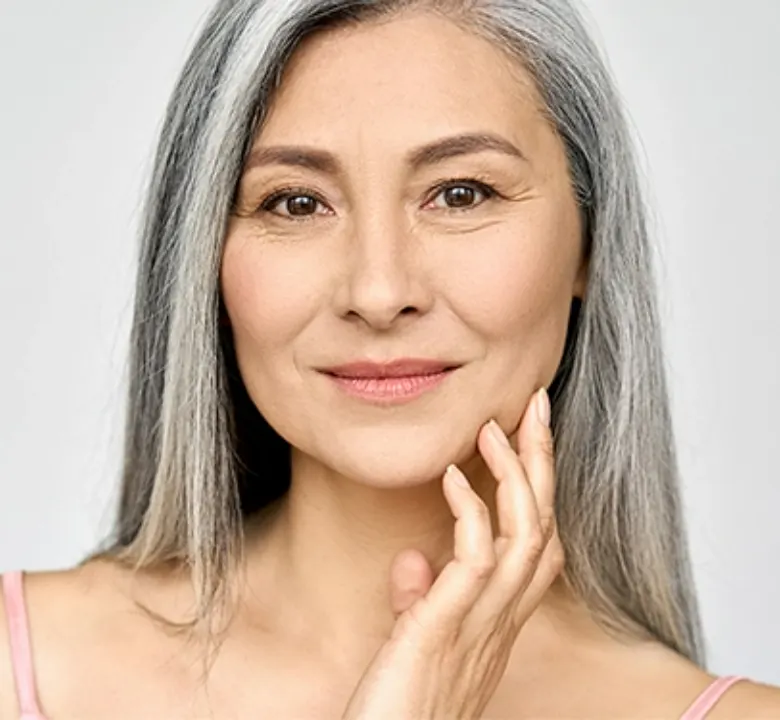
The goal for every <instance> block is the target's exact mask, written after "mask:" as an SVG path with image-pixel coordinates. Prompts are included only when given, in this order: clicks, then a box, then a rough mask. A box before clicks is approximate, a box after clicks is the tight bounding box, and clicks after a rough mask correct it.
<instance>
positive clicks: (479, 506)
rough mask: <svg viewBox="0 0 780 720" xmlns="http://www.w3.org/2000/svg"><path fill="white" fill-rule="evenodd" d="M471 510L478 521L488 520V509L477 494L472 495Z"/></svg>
mask: <svg viewBox="0 0 780 720" xmlns="http://www.w3.org/2000/svg"><path fill="white" fill-rule="evenodd" d="M472 512H473V513H474V517H475V518H476V519H477V520H479V521H480V522H489V521H490V512H489V511H488V507H487V505H486V504H485V501H484V500H482V498H480V497H479V496H478V495H474V504H473V506H472Z"/></svg>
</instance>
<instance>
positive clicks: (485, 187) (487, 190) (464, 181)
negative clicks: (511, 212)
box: [423, 177, 503, 212]
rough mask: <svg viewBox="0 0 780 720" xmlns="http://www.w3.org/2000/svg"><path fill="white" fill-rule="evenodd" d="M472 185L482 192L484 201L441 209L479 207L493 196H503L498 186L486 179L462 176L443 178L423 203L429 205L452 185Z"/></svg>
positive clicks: (453, 210) (461, 209) (452, 210)
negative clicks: (466, 205) (461, 206)
mask: <svg viewBox="0 0 780 720" xmlns="http://www.w3.org/2000/svg"><path fill="white" fill-rule="evenodd" d="M462 186H466V187H471V188H475V189H476V190H478V191H479V192H481V193H482V194H483V195H484V196H485V199H484V200H483V201H482V202H479V203H477V204H476V205H470V206H468V207H463V208H457V207H454V208H439V209H441V210H444V211H445V212H463V211H466V210H471V209H473V208H475V207H479V206H480V205H482V204H483V203H484V202H486V201H487V200H490V198H492V197H503V195H501V193H500V192H498V190H496V188H495V187H494V186H493V185H491V184H490V183H489V182H486V181H485V180H480V179H479V178H477V177H461V178H450V179H448V180H442V181H441V182H439V183H437V184H436V185H435V186H434V187H433V188H432V189H431V191H430V192H429V193H428V194H427V196H426V197H427V199H426V200H425V202H424V203H423V205H428V204H429V203H430V202H431V201H433V200H434V199H435V198H436V197H437V196H438V195H440V194H441V193H442V191H444V190H448V189H449V188H452V187H462Z"/></svg>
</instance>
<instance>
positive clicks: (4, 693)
mask: <svg viewBox="0 0 780 720" xmlns="http://www.w3.org/2000/svg"><path fill="white" fill-rule="evenodd" d="M6 617H7V616H6V602H5V595H4V594H3V593H2V592H0V720H6V719H8V720H10V719H11V718H16V717H18V715H19V707H18V705H17V702H16V687H15V684H14V675H13V668H12V667H11V643H10V638H9V635H8V621H7V619H6Z"/></svg>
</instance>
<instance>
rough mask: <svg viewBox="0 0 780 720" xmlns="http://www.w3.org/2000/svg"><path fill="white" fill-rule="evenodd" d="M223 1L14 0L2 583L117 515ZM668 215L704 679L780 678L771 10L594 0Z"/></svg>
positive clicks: (1, 400)
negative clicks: (139, 337)
mask: <svg viewBox="0 0 780 720" xmlns="http://www.w3.org/2000/svg"><path fill="white" fill-rule="evenodd" d="M209 5H210V2H209V0H134V1H133V2H124V1H123V0H112V1H109V0H68V2H62V0H37V1H36V2H35V3H31V2H29V0H0V88H1V89H2V92H1V94H0V218H2V226H3V231H2V239H1V240H0V328H2V354H1V355H0V570H7V569H13V568H26V569H39V568H55V567H64V566H67V565H70V564H72V563H74V562H76V561H77V560H78V559H79V558H80V557H81V556H82V555H83V554H84V553H85V552H87V551H88V550H89V549H90V548H91V546H92V544H93V543H94V542H95V541H96V540H97V539H98V537H99V536H100V534H101V533H102V532H104V531H105V530H106V529H107V527H108V525H109V523H110V520H111V514H112V510H113V507H112V506H111V504H110V503H111V500H112V498H113V494H114V492H115V490H116V478H117V471H118V466H119V463H118V456H119V449H120V438H121V421H122V405H123V398H122V387H123V382H124V363H125V354H126V338H127V333H128V328H129V321H130V308H131V297H132V281H133V272H134V259H135V225H136V221H137V217H138V207H139V200H140V193H141V186H142V181H143V179H144V177H145V172H146V171H147V169H148V167H149V165H150V161H151V153H152V147H153V141H154V138H155V134H156V132H157V130H158V128H159V124H160V120H161V117H162V113H163V110H164V107H165V104H166V102H167V98H168V95H169V93H170V91H171V89H172V86H173V83H174V79H175V77H176V74H177V73H178V71H179V69H180V68H181V66H182V64H183V62H184V59H185V56H186V52H187V49H188V48H189V46H190V44H191V42H192V41H193V39H194V36H195V33H196V30H197V28H198V27H199V24H200V22H201V21H202V19H203V16H204V13H205V12H206V10H207V9H208V7H209ZM588 7H589V9H590V16H591V17H592V20H593V22H594V23H595V24H596V25H597V26H598V37H599V38H600V42H602V43H603V45H604V46H605V47H606V49H607V52H608V55H609V58H610V64H611V66H612V69H613V72H614V74H615V75H616V77H617V80H618V83H619V86H620V88H621V91H622V92H623V94H624V96H625V99H626V102H627V105H628V108H629V112H630V115H631V118H632V122H633V124H634V126H635V128H636V131H637V133H638V135H639V137H641V141H642V149H641V152H642V155H643V157H644V164H645V165H646V167H647V175H648V183H649V184H650V186H651V187H652V196H651V201H652V202H653V203H654V205H655V207H656V209H657V220H656V225H657V233H658V240H659V247H660V265H659V271H660V278H661V283H662V286H661V293H662V294H661V307H662V313H663V320H664V323H665V335H666V339H667V347H666V350H667V353H668V364H669V369H670V382H671V391H672V402H673V412H674V417H675V424H676V429H677V436H678V446H679V453H680V462H681V469H682V475H683V480H684V487H683V491H684V498H685V503H686V511H687V517H688V522H689V530H690V540H691V546H692V552H693V558H694V564H695V573H696V578H697V581H698V586H699V591H700V595H701V604H702V610H703V615H704V621H705V625H706V635H707V642H708V649H709V653H710V667H711V669H712V670H713V671H715V672H718V673H739V674H746V675H749V676H751V677H753V678H754V679H756V680H762V681H765V682H771V683H774V684H780V622H778V619H777V616H778V609H780V518H778V508H779V507H780V478H779V476H778V472H777V470H776V468H775V466H774V462H773V459H774V452H773V451H774V449H775V448H776V444H775V443H776V441H777V437H778V434H779V431H780V420H778V418H777V415H776V414H775V412H774V410H775V409H776V408H778V407H780V386H779V385H778V373H777V370H778V365H780V323H779V322H778V321H777V319H776V318H775V319H774V320H773V319H772V318H773V317H774V316H775V313H774V310H775V307H773V306H772V300H773V299H775V298H772V297H771V296H770V279H772V280H774V279H775V277H774V276H775V275H776V273H777V269H778V266H780V250H778V247H779V246H780V242H778V232H777V229H776V221H777V215H776V208H777V207H778V202H779V201H780V197H779V196H780V148H779V145H780V142H779V141H778V137H777V133H778V129H779V128H780V117H779V115H780V104H779V103H780V101H779V100H778V96H779V95H780V80H778V74H779V73H780V42H778V37H780V2H777V0H763V1H762V0H743V1H742V2H740V3H732V2H726V1H725V0H723V1H721V0H654V2H646V0H589V2H588Z"/></svg>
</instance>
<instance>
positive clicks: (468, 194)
mask: <svg viewBox="0 0 780 720" xmlns="http://www.w3.org/2000/svg"><path fill="white" fill-rule="evenodd" d="M495 194H496V192H495V190H493V188H491V187H490V186H489V185H485V184H484V183H478V182H474V181H469V182H462V181H458V182H452V183H449V184H447V185H444V186H440V187H439V191H438V193H437V194H436V195H435V196H434V197H433V199H432V202H433V204H434V206H435V207H437V208H440V209H443V210H468V209H469V208H473V207H477V206H478V205H481V204H482V203H483V202H484V201H485V200H487V199H488V198H491V197H493V195H495ZM441 201H443V204H442V202H441Z"/></svg>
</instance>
